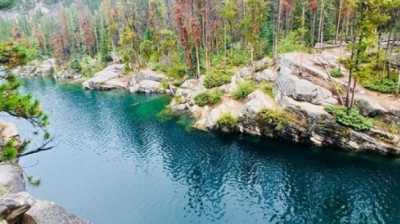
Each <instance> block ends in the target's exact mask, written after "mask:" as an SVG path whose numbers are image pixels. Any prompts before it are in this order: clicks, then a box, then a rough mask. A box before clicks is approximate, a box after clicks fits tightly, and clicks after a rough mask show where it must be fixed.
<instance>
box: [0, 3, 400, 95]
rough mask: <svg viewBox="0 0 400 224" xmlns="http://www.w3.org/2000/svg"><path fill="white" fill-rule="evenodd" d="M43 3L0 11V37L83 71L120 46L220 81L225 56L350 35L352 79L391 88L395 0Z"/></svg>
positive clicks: (152, 62) (143, 61) (129, 54)
mask: <svg viewBox="0 0 400 224" xmlns="http://www.w3.org/2000/svg"><path fill="white" fill-rule="evenodd" d="M1 1H2V2H3V1H7V2H8V1H10V0H1ZM45 3H46V4H47V5H50V6H51V10H50V11H49V10H47V11H46V8H44V7H43V5H44V6H46V4H42V5H41V7H36V8H35V9H36V10H35V13H30V14H28V15H23V14H21V15H20V16H18V17H16V18H15V19H11V20H10V19H6V18H3V19H2V20H0V40H3V41H7V40H13V41H14V40H18V41H19V42H21V43H25V44H28V45H29V46H34V47H36V48H37V49H38V50H39V55H52V56H54V57H56V58H57V59H58V60H59V62H60V64H63V65H68V66H69V67H71V68H73V69H76V70H79V71H80V72H81V73H83V74H87V75H91V74H93V73H94V72H95V71H96V70H99V69H101V68H102V67H103V65H104V64H106V63H107V62H109V61H111V60H113V59H115V56H116V55H119V56H120V57H121V59H122V61H123V62H124V63H125V64H126V69H127V70H136V69H139V68H141V67H144V66H151V67H153V68H154V69H158V70H162V71H164V72H165V73H167V74H169V75H172V76H175V77H179V76H183V75H185V74H187V75H192V76H199V75H200V74H209V75H210V76H211V77H212V79H214V81H221V80H222V81H221V82H223V80H224V77H225V75H226V73H229V69H230V68H231V67H232V66H236V65H241V64H247V63H250V62H252V61H253V60H255V59H258V58H261V57H263V56H265V55H271V56H274V57H276V56H277V55H278V54H279V53H283V52H288V51H306V50H307V49H309V47H313V46H324V45H326V44H332V45H335V44H336V45H338V44H342V43H350V50H351V53H352V57H351V58H350V59H348V60H347V61H346V64H347V67H348V69H349V71H350V74H351V75H350V81H349V84H351V85H356V82H355V81H354V82H352V80H353V77H355V76H356V75H358V77H363V76H368V75H366V74H367V73H368V74H369V73H376V72H378V73H379V74H381V75H379V76H376V77H375V78H373V79H368V80H367V81H365V82H362V83H363V84H364V85H365V86H369V87H370V88H371V89H375V90H379V91H382V92H385V91H386V92H393V91H394V89H395V88H396V85H397V82H396V80H398V78H397V76H394V75H393V74H394V73H393V74H392V73H391V64H390V63H389V62H390V60H389V58H390V57H391V55H394V54H396V53H397V52H396V51H397V49H396V48H395V46H396V45H398V44H399V43H398V41H399V39H400V37H399V33H400V22H399V20H398V19H397V18H398V16H399V15H400V0H309V1H296V0H102V1H98V0H97V1H96V0H90V1H89V0H88V1H83V0H75V1H64V2H52V1H45ZM11 4H12V3H11ZM22 8H23V7H22ZM372 51H374V52H373V54H374V57H373V58H374V60H373V61H371V54H372V53H371V52H372ZM365 64H368V66H364V65H365ZM371 64H372V65H371ZM385 74H386V75H385ZM387 78H389V79H387ZM384 79H385V82H386V84H385V85H383V86H382V85H381V83H382V80H384ZM387 80H389V82H387ZM359 81H361V80H359ZM349 91H350V88H349ZM347 95H348V96H347V97H346V98H347V102H350V100H349V98H351V96H350V95H351V93H350V92H349V93H348V94H347Z"/></svg>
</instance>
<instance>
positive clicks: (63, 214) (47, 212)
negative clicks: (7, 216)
mask: <svg viewBox="0 0 400 224" xmlns="http://www.w3.org/2000/svg"><path fill="white" fill-rule="evenodd" d="M22 223H23V224H89V223H90V222H89V221H86V220H83V219H81V218H79V217H77V216H75V215H73V214H71V213H69V212H68V211H67V210H65V209H64V208H63V207H61V206H59V205H57V204H55V203H54V202H49V201H40V200H37V201H35V203H34V204H33V205H32V206H31V208H30V209H29V210H28V212H26V213H25V215H24V217H23V222H22Z"/></svg>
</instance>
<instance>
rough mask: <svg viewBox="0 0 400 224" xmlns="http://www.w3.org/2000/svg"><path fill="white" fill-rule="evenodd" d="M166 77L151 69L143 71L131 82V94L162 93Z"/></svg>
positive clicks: (135, 75)
mask: <svg viewBox="0 0 400 224" xmlns="http://www.w3.org/2000/svg"><path fill="white" fill-rule="evenodd" d="M165 80H166V77H165V76H164V75H162V74H159V73H157V72H154V71H152V70H150V69H145V70H142V71H140V72H138V73H136V74H134V75H133V77H132V79H131V81H130V82H129V91H130V92H140V93H162V92H163V89H162V88H161V87H162V84H161V83H162V82H163V81H165Z"/></svg>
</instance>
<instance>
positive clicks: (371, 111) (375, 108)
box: [355, 94, 387, 116]
mask: <svg viewBox="0 0 400 224" xmlns="http://www.w3.org/2000/svg"><path fill="white" fill-rule="evenodd" d="M355 103H356V105H357V106H358V108H359V109H360V111H361V113H362V114H363V115H364V116H378V115H383V114H385V113H387V110H386V109H385V108H384V107H382V106H381V105H380V104H379V103H378V102H376V101H375V100H373V99H372V98H370V97H368V96H365V95H361V94H356V96H355Z"/></svg>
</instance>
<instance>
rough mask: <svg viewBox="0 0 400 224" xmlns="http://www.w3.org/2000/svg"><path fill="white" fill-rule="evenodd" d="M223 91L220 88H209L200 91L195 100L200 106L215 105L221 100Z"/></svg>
mask: <svg viewBox="0 0 400 224" xmlns="http://www.w3.org/2000/svg"><path fill="white" fill-rule="evenodd" d="M222 95H223V93H222V92H221V91H220V90H209V91H206V92H204V93H200V94H199V95H197V96H196V97H195V98H194V102H195V103H196V105H198V106H201V107H202V106H205V105H215V104H217V103H219V102H220V101H221V97H222Z"/></svg>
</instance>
